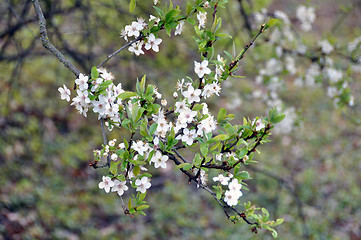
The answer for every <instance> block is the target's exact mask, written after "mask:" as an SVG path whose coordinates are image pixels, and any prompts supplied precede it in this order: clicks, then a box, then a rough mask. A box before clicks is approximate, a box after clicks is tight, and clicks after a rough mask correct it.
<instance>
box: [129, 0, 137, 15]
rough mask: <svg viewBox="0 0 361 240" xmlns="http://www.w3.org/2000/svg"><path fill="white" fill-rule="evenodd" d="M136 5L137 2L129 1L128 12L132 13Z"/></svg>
mask: <svg viewBox="0 0 361 240" xmlns="http://www.w3.org/2000/svg"><path fill="white" fill-rule="evenodd" d="M136 5H137V0H130V4H129V11H130V12H133V11H134V9H135V6H136Z"/></svg>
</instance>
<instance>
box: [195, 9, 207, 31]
mask: <svg viewBox="0 0 361 240" xmlns="http://www.w3.org/2000/svg"><path fill="white" fill-rule="evenodd" d="M197 19H198V21H199V25H198V28H199V29H201V28H204V27H205V26H206V22H207V12H204V13H203V12H199V13H198V14H197Z"/></svg>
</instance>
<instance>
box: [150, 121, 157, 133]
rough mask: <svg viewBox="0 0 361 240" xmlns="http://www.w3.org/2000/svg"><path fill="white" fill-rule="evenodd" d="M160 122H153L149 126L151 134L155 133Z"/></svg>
mask: <svg viewBox="0 0 361 240" xmlns="http://www.w3.org/2000/svg"><path fill="white" fill-rule="evenodd" d="M157 127H158V123H153V124H152V126H150V128H149V135H151V136H152V135H153V134H154V133H155V130H157Z"/></svg>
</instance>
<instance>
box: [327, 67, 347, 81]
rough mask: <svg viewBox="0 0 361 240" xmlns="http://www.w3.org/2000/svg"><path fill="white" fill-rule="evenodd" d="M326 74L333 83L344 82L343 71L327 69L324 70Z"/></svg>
mask: <svg viewBox="0 0 361 240" xmlns="http://www.w3.org/2000/svg"><path fill="white" fill-rule="evenodd" d="M323 71H324V72H325V73H326V76H327V77H328V79H329V80H330V82H331V83H337V82H339V81H340V80H342V77H343V76H342V75H343V74H342V71H340V70H337V69H334V68H325V69H324V70H323Z"/></svg>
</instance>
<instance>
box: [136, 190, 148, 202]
mask: <svg viewBox="0 0 361 240" xmlns="http://www.w3.org/2000/svg"><path fill="white" fill-rule="evenodd" d="M146 195H147V192H145V193H140V194H139V196H138V199H139V202H141V201H143V199H144V198H145V196H146Z"/></svg>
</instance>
